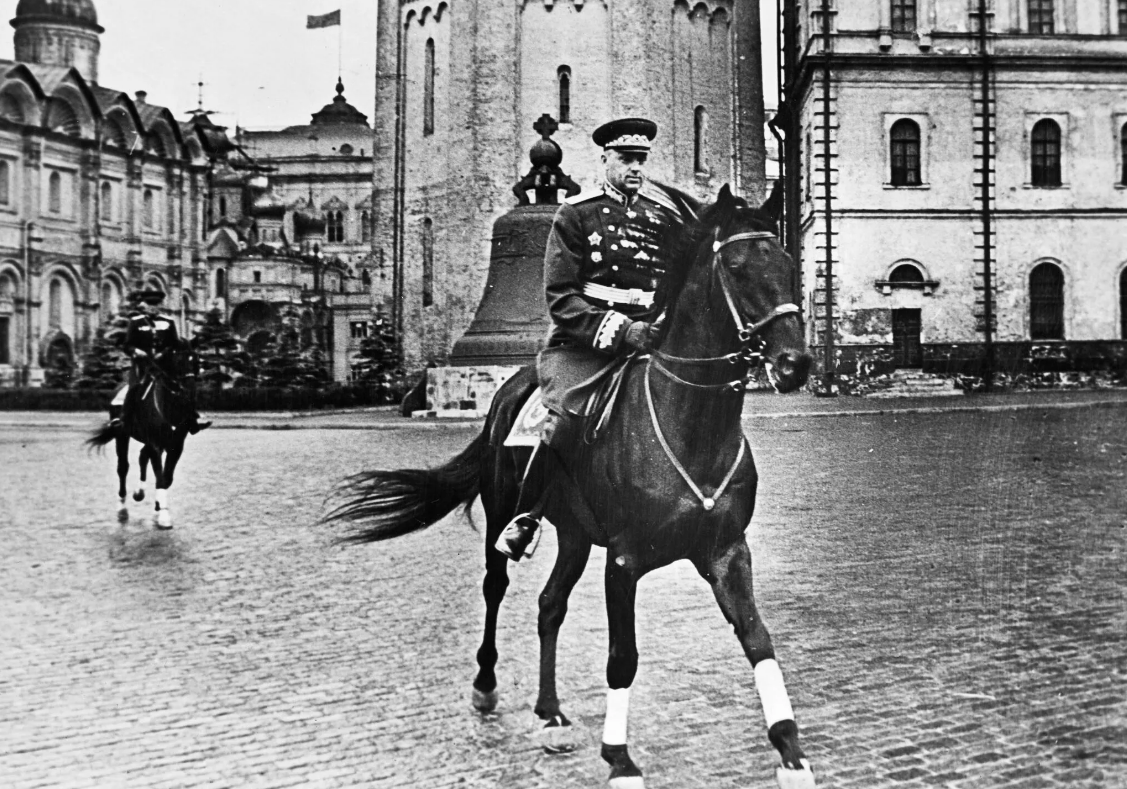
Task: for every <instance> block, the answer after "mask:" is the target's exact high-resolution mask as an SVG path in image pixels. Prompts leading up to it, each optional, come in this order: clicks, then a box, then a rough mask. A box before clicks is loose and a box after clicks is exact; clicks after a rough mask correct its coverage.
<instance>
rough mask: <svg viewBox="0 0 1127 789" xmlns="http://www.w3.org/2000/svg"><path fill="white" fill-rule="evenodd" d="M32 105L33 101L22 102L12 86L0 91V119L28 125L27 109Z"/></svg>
mask: <svg viewBox="0 0 1127 789" xmlns="http://www.w3.org/2000/svg"><path fill="white" fill-rule="evenodd" d="M17 84H18V83H17ZM33 104H34V102H33V101H25V100H23V98H22V97H21V96H20V95H19V93H18V92H17V90H16V89H15V87H14V86H13V87H7V86H5V88H4V89H3V90H2V91H0V118H3V119H4V120H6V121H11V122H12V123H28V117H29V115H30V113H29V112H28V108H29V107H31V106H32V105H33Z"/></svg>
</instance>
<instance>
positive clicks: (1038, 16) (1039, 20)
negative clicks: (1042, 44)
mask: <svg viewBox="0 0 1127 789" xmlns="http://www.w3.org/2000/svg"><path fill="white" fill-rule="evenodd" d="M1029 32H1030V33H1033V34H1034V35H1040V36H1051V35H1052V34H1053V0H1029Z"/></svg>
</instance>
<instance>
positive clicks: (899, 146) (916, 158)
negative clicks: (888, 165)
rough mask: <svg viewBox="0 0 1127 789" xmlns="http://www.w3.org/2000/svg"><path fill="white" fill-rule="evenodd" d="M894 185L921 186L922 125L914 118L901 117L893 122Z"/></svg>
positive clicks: (891, 135)
mask: <svg viewBox="0 0 1127 789" xmlns="http://www.w3.org/2000/svg"><path fill="white" fill-rule="evenodd" d="M890 137H891V141H890V145H891V146H892V150H891V156H890V157H889V158H890V159H891V162H892V185H893V186H919V185H920V183H921V181H920V127H919V124H917V123H916V122H915V121H913V120H909V119H907V118H901V119H900V120H898V121H896V123H894V124H892V129H891V134H890Z"/></svg>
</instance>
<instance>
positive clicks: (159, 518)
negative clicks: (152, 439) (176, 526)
mask: <svg viewBox="0 0 1127 789" xmlns="http://www.w3.org/2000/svg"><path fill="white" fill-rule="evenodd" d="M161 455H162V453H161V451H160V450H159V449H152V450H150V451H149V460H150V462H151V463H152V464H153V481H154V482H155V483H156V493H155V494H154V496H153V498H154V499H156V515H155V517H154V518H153V525H154V526H156V527H157V528H158V529H171V528H172V512H171V510H169V508H168V482H167V479H166V477H165V465H164V463H163V461H162V458H161Z"/></svg>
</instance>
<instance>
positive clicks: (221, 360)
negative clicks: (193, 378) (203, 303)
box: [192, 308, 250, 389]
mask: <svg viewBox="0 0 1127 789" xmlns="http://www.w3.org/2000/svg"><path fill="white" fill-rule="evenodd" d="M192 347H193V348H194V349H195V351H196V353H197V354H198V355H199V359H200V383H202V384H203V385H204V386H207V387H210V388H213V389H220V388H222V387H224V386H226V385H228V384H231V383H232V382H234V381H236V380H238V379H241V378H242V377H244V376H245V375H246V374H247V372H248V367H249V362H250V360H249V357H248V354H247V353H246V352H245V351H244V350H243V349H242V346H241V345H240V343H239V339H238V338H237V337H236V336H235V333H234V331H233V330H232V329H231V325H230V324H229V323H227V322H226V321H225V320H223V313H222V312H220V311H219V309H218V308H216V309H213V310H210V311H209V312H208V313H207V315H206V316H205V318H204V322H203V323H202V324H200V325H199V326H198V327H197V328H196V332H195V336H194V337H193V338H192Z"/></svg>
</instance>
